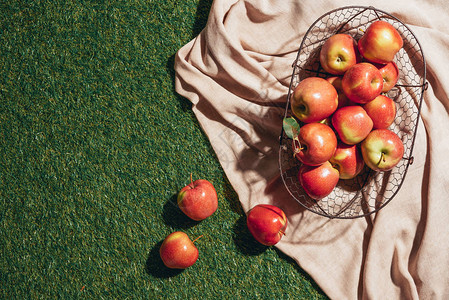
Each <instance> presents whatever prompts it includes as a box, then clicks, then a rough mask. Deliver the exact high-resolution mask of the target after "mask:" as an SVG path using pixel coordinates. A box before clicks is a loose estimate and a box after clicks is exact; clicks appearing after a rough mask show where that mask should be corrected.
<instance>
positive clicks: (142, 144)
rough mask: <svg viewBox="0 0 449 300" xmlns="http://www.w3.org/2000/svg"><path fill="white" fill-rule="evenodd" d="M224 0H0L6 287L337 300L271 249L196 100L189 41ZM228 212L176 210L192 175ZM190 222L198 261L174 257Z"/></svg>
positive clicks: (7, 294) (10, 291)
mask: <svg viewBox="0 0 449 300" xmlns="http://www.w3.org/2000/svg"><path fill="white" fill-rule="evenodd" d="M210 6H211V1H200V2H198V1H193V0H187V1H165V0H164V1H151V0H148V1H79V2H77V1H54V0H52V1H50V0H47V1H45V0H42V1H2V2H1V4H0V138H1V147H0V151H1V153H0V199H1V200H0V205H1V209H0V243H1V251H2V252H1V259H0V282H1V284H0V298H2V299H9V298H16V299H29V298H57V297H58V298H59V297H60V298H63V299H68V298H70V299H72V298H77V297H78V296H87V297H89V298H120V299H122V298H125V297H129V298H149V299H184V298H188V299H200V298H212V299H217V298H220V299H222V298H231V297H232V298H245V299H249V298H253V299H254V298H263V299H267V298H325V295H324V294H323V293H322V292H321V291H320V290H319V288H318V287H317V286H316V284H315V283H314V282H313V281H312V280H311V279H310V277H309V276H308V275H307V274H306V273H305V272H304V271H302V270H301V269H300V268H299V267H298V266H297V265H296V264H295V262H294V261H293V260H292V259H290V258H289V257H287V256H285V255H284V254H282V253H281V252H279V251H278V250H276V248H274V247H271V248H267V247H263V246H261V245H258V244H257V243H256V242H255V241H254V239H253V238H252V237H251V236H250V234H249V233H248V231H247V229H246V225H245V217H244V213H243V211H242V209H241V207H240V204H239V202H238V198H237V196H236V194H235V192H234V191H233V189H232V187H231V186H230V184H229V182H228V181H227V179H226V177H225V175H224V173H223V170H222V169H221V167H220V165H219V163H218V161H217V158H216V156H215V154H214V153H213V151H212V149H211V147H210V144H209V141H208V139H207V137H206V136H205V135H204V133H203V132H202V131H201V129H200V127H199V125H198V123H197V121H196V119H195V116H194V115H193V113H192V112H191V109H190V108H191V106H190V104H189V102H188V100H187V99H184V98H182V97H180V96H178V95H177V94H176V93H175V91H174V86H173V82H174V80H173V76H174V71H173V63H174V58H173V57H174V54H175V53H176V51H177V50H178V49H179V48H180V47H181V46H183V45H184V44H185V43H187V42H188V41H189V40H190V39H192V38H193V37H194V36H196V35H197V34H198V33H199V31H200V30H201V29H202V28H203V27H204V26H205V24H206V21H207V15H208V12H209V10H210ZM190 172H192V173H193V176H194V177H195V178H207V179H209V180H210V181H211V182H213V184H214V185H215V187H216V189H217V192H218V197H219V208H218V211H217V212H216V213H215V214H214V215H213V216H212V217H210V218H208V219H206V220H204V221H202V222H194V221H190V220H189V219H188V218H187V217H185V216H184V215H183V214H182V213H181V212H180V210H179V209H178V208H177V206H176V194H177V192H178V191H179V189H180V188H181V187H182V186H184V185H185V184H187V183H188V181H189V174H190ZM175 230H182V231H184V232H186V233H187V234H188V235H189V236H191V237H192V238H194V237H196V236H198V235H201V234H203V235H204V237H203V238H202V239H201V240H199V241H198V242H197V246H198V249H199V251H200V258H199V260H198V261H197V263H196V264H195V265H194V266H192V267H191V268H189V269H187V270H184V271H173V270H169V269H167V268H165V267H163V265H162V262H161V261H160V258H159V253H158V251H159V246H160V244H161V242H162V240H163V239H164V237H165V236H167V235H168V234H169V233H171V232H173V231H175Z"/></svg>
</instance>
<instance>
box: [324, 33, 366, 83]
mask: <svg viewBox="0 0 449 300" xmlns="http://www.w3.org/2000/svg"><path fill="white" fill-rule="evenodd" d="M357 55H358V53H357V42H356V41H355V40H354V39H353V38H352V36H350V35H348V34H344V33H339V34H335V35H333V36H331V37H330V38H328V39H327V40H326V41H325V42H324V44H323V46H322V47H321V50H320V63H321V66H322V67H323V69H324V70H325V71H326V72H328V73H331V74H334V75H342V74H344V73H345V72H346V70H348V69H349V68H350V67H351V66H353V65H355V64H356V63H357Z"/></svg>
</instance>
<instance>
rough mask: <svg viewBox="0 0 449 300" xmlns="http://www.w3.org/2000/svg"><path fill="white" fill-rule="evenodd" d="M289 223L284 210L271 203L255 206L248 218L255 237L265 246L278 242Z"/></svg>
mask: <svg viewBox="0 0 449 300" xmlns="http://www.w3.org/2000/svg"><path fill="white" fill-rule="evenodd" d="M287 224H288V221H287V217H286V215H285V213H284V211H283V210H282V209H280V208H279V207H277V206H274V205H270V204H258V205H256V206H254V207H253V208H251V210H250V211H249V212H248V216H247V218H246V225H247V226H248V229H249V231H250V232H251V234H252V235H253V237H254V238H255V239H256V240H257V241H258V242H259V243H261V244H263V245H265V246H273V245H275V244H277V243H278V242H279V241H280V240H281V238H282V237H283V236H284V235H285V230H286V229H287Z"/></svg>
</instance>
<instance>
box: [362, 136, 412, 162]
mask: <svg viewBox="0 0 449 300" xmlns="http://www.w3.org/2000/svg"><path fill="white" fill-rule="evenodd" d="M361 150H362V156H363V160H364V161H365V163H366V165H367V166H368V167H370V168H371V169H373V170H375V171H388V170H391V169H393V168H394V167H395V166H396V165H397V164H398V163H399V162H400V161H401V159H402V156H403V155H404V144H403V143H402V140H401V139H400V138H399V136H398V135H397V134H396V133H394V132H393V131H391V130H388V129H375V130H373V131H371V132H370V134H368V136H367V137H366V139H365V140H364V141H363V142H362V144H361Z"/></svg>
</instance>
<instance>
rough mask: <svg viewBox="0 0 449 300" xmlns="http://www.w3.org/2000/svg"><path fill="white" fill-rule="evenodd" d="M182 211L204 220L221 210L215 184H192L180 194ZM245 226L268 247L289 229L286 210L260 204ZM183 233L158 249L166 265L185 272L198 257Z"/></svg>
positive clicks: (197, 182) (251, 212) (200, 181)
mask: <svg viewBox="0 0 449 300" xmlns="http://www.w3.org/2000/svg"><path fill="white" fill-rule="evenodd" d="M177 203H178V207H179V209H180V210H181V211H182V212H183V213H184V214H185V215H186V216H188V217H189V218H191V219H192V220H195V221H202V220H205V219H206V218H208V217H210V216H211V215H213V214H214V213H215V211H216V210H217V208H218V197H217V192H216V190H215V187H214V186H213V184H212V183H211V182H210V181H208V180H206V179H198V180H195V181H193V179H192V174H190V183H189V184H188V185H186V186H184V187H183V188H182V189H181V190H180V191H179V193H178V197H177ZM246 224H247V226H248V229H249V231H250V232H251V234H252V235H253V237H254V238H255V240H256V241H258V242H260V243H261V244H263V245H266V246H272V245H275V244H277V243H278V242H279V241H280V240H281V238H282V237H283V236H284V234H285V230H286V229H287V217H286V215H285V213H284V211H283V210H282V209H280V208H278V207H277V206H274V205H270V204H258V205H256V206H254V207H252V208H251V209H250V211H249V212H248V215H247V220H246ZM201 237H202V235H200V236H199V237H197V238H195V239H194V240H193V241H192V240H191V239H190V237H189V236H188V235H187V234H186V233H184V232H182V231H175V232H172V233H170V234H169V235H168V236H167V237H166V238H165V239H164V241H163V242H162V245H161V247H160V248H159V255H160V257H161V259H162V262H163V263H164V265H165V266H166V267H168V268H171V269H186V268H188V267H191V266H192V265H194V264H195V262H196V261H197V260H198V257H199V251H198V248H197V247H196V246H195V242H196V241H197V240H198V239H200V238H201Z"/></svg>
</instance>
